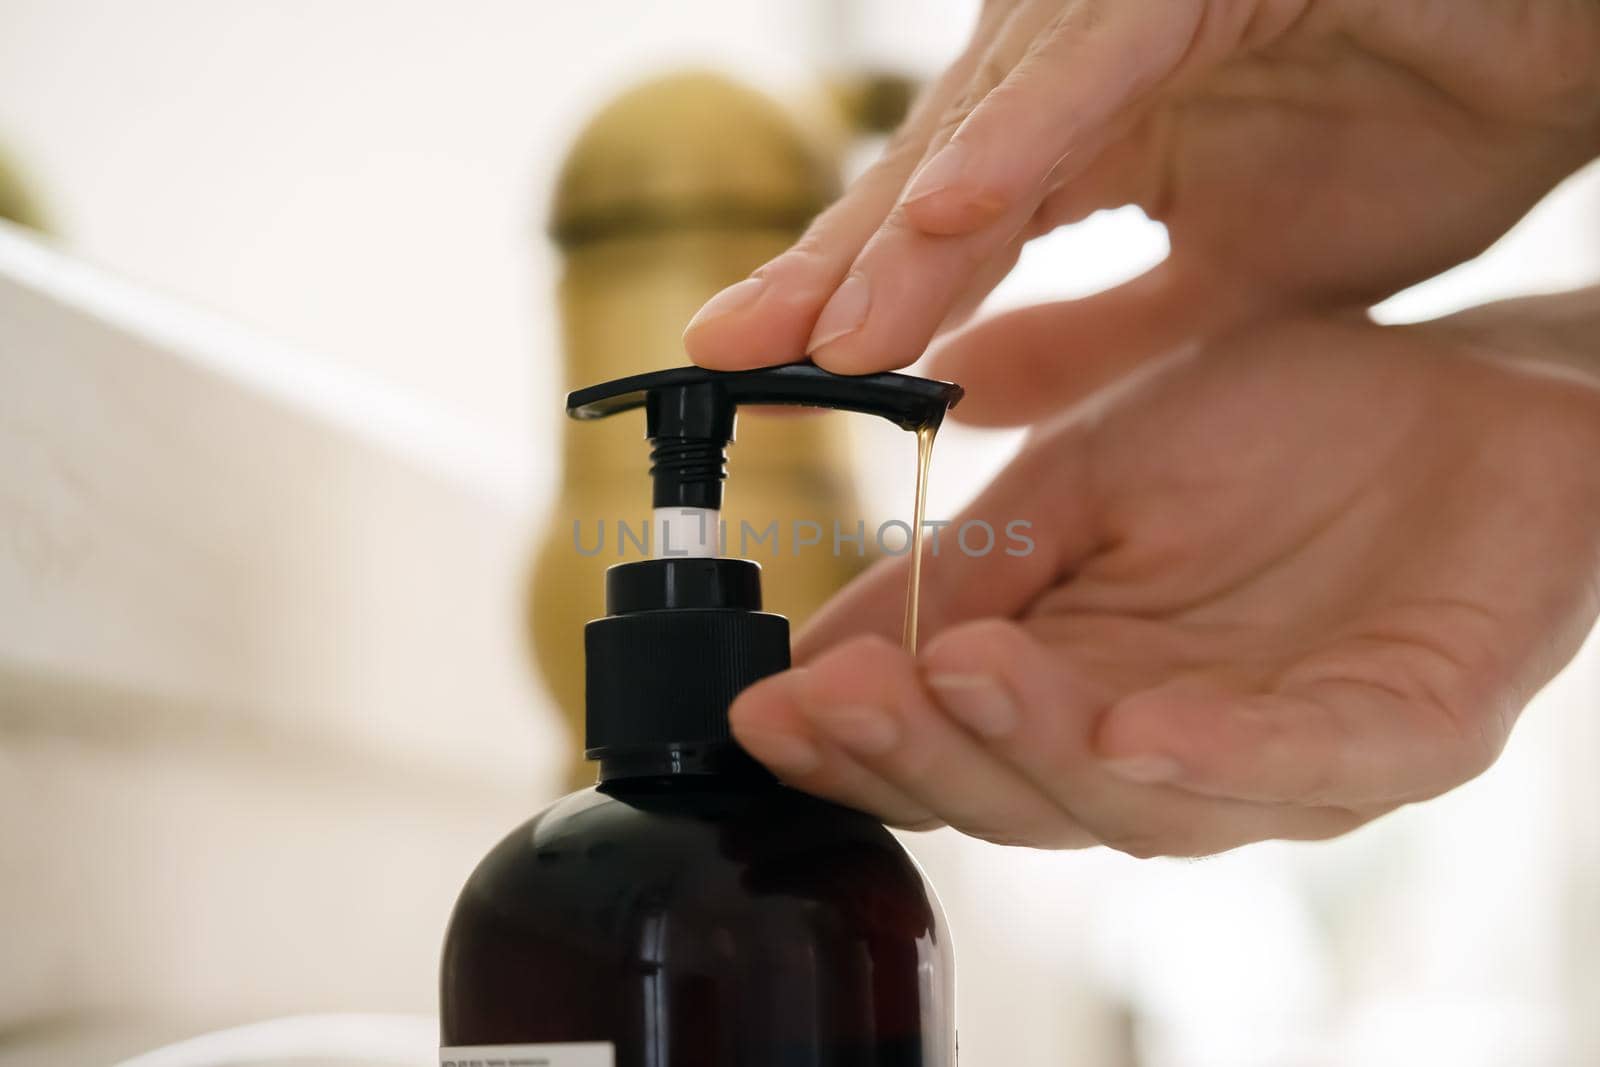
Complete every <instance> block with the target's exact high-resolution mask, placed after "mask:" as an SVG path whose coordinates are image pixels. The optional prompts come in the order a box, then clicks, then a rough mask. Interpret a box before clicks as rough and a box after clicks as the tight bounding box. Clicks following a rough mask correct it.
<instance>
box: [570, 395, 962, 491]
mask: <svg viewBox="0 0 1600 1067" xmlns="http://www.w3.org/2000/svg"><path fill="white" fill-rule="evenodd" d="M961 395H962V393H961V387H960V386H959V385H952V384H951V383H949V382H939V381H933V380H931V379H928V378H915V377H912V376H911V375H909V374H866V375H860V376H849V375H843V374H833V373H830V372H828V371H825V370H823V369H822V368H821V367H818V366H816V365H814V364H811V363H788V364H784V365H783V366H779V367H766V368H763V369H761V370H747V371H713V370H706V369H704V368H702V367H673V368H671V369H670V370H661V371H654V372H652V373H650V374H634V375H631V376H629V377H626V378H618V379H616V380H615V381H610V382H603V383H602V384H600V385H591V386H589V387H588V388H587V389H579V390H577V391H576V392H574V393H570V394H569V395H568V396H567V414H568V415H570V416H572V417H573V418H575V419H599V418H604V417H605V416H607V415H615V414H616V413H617V412H619V411H630V410H632V409H634V408H637V407H643V408H644V409H645V436H646V437H648V438H649V439H650V441H651V442H652V443H653V445H654V448H653V450H652V451H651V454H650V458H651V463H652V466H651V468H650V473H651V476H652V477H653V478H654V480H655V492H654V497H655V499H654V501H653V505H654V506H655V507H658V508H660V507H694V508H713V509H717V508H720V507H721V506H722V479H723V477H724V472H723V464H724V462H725V459H726V457H725V455H724V452H723V450H724V449H725V448H726V447H727V444H728V442H729V441H732V440H733V428H734V416H735V414H736V412H737V410H738V408H739V406H740V405H741V404H764V405H770V404H783V405H795V406H800V407H815V408H835V409H838V410H841V411H856V412H861V413H862V414H866V415H877V416H879V417H881V418H885V419H888V420H889V421H890V422H892V423H894V424H895V425H896V426H899V427H900V428H901V429H905V430H920V429H923V428H924V427H928V426H937V425H938V424H939V422H940V420H942V419H943V418H944V413H945V412H946V411H947V410H949V409H950V408H952V407H954V406H955V405H956V402H957V401H959V400H960V399H961Z"/></svg>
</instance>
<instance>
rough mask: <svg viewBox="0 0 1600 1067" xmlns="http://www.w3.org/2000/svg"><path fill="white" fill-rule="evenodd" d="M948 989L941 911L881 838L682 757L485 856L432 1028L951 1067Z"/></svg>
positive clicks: (700, 1066) (620, 1058) (549, 818)
mask: <svg viewBox="0 0 1600 1067" xmlns="http://www.w3.org/2000/svg"><path fill="white" fill-rule="evenodd" d="M719 763H720V765H719ZM953 987H954V974H953V970H952V964H951V958H950V950H949V939H948V936H947V934H946V931H945V927H944V921H943V918H942V916H941V914H940V911H939V905H938V903H937V901H936V900H935V898H934V896H933V894H932V893H931V892H930V891H929V889H928V887H927V885H926V883H925V881H924V880H923V877H922V875H921V873H920V872H919V871H918V869H917V867H916V864H915V863H914V862H913V861H912V860H911V858H910V857H909V856H908V855H907V854H906V852H905V850H904V849H903V848H902V847H901V846H900V844H899V843H898V842H897V841H896V840H895V839H894V837H893V836H892V835H891V834H890V833H889V832H888V831H887V830H885V829H884V828H883V827H882V826H881V825H879V824H878V823H876V822H874V821H873V820H872V819H870V818H868V817H867V816H865V815H862V814H860V813H858V812H854V811H850V810H848V809H845V808H840V807H837V806H835V805H832V804H828V803H825V802H823V801H820V800H816V799H814V798H811V797H808V796H805V795H803V794H801V793H797V792H795V791H793V790H790V789H787V788H785V787H784V786H782V785H780V784H778V783H777V782H776V781H774V780H773V779H772V778H771V776H770V775H767V774H766V773H765V772H764V771H762V770H760V769H759V768H758V767H756V766H755V765H754V764H753V763H751V762H750V761H748V760H747V759H742V758H738V757H733V758H727V754H724V759H723V760H721V761H718V760H716V759H711V760H698V759H695V758H692V757H690V758H684V754H681V753H680V756H679V758H678V759H671V758H668V759H665V760H662V761H660V762H659V763H658V764H657V765H656V766H653V767H652V766H646V765H639V766H635V767H632V768H629V769H628V770H626V771H620V772H619V771H618V770H616V769H612V770H611V771H610V773H604V774H603V780H602V781H601V783H600V785H599V786H598V787H596V788H594V789H588V790H584V791H582V792H579V793H574V794H572V795H571V796H568V797H566V798H565V799H563V800H560V801H558V802H557V803H556V804H554V805H553V806H551V807H550V808H548V809H546V810H545V811H544V812H543V813H541V814H540V815H538V816H536V817H535V818H534V819H533V820H531V821H530V822H528V823H527V824H526V825H524V826H523V827H521V828H520V829H518V830H517V831H516V832H515V833H513V834H512V835H511V836H510V837H508V838H506V839H505V841H503V842H502V843H501V844H500V845H499V847H497V848H496V849H495V850H494V851H493V852H491V853H490V854H489V856H488V858H487V859H485V860H484V861H483V863H482V864H481V865H480V866H479V867H478V869H477V871H476V872H474V874H473V875H472V878H471V880H470V881H469V882H468V883H467V886H466V889H465V890H464V891H463V892H462V894H461V899H460V902H459V903H458V904H457V905H456V911H455V915H454V917H453V919H452V920H451V923H450V932H449V936H448V939H447V940H446V943H445V952H444V973H443V1001H442V1007H443V1020H442V1039H443V1044H444V1045H445V1046H447V1047H448V1046H485V1045H488V1046H496V1045H512V1046H527V1045H539V1044H544V1043H574V1042H596V1043H609V1044H611V1045H612V1046H614V1052H613V1055H614V1057H615V1058H614V1063H615V1064H616V1065H617V1067H754V1065H760V1067H953V1065H954V1063H955V1018H954V1005H953V1003H952V999H953V992H954V991H953ZM534 1062H537V1061H534ZM552 1067H562V1064H561V1063H560V1061H559V1060H554V1061H552Z"/></svg>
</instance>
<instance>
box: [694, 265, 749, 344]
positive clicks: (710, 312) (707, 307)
mask: <svg viewBox="0 0 1600 1067" xmlns="http://www.w3.org/2000/svg"><path fill="white" fill-rule="evenodd" d="M766 284H767V283H766V280H765V279H763V278H746V279H745V280H744V281H742V282H734V283H733V284H732V285H730V286H728V287H727V288H726V289H724V290H722V292H720V293H718V294H717V295H716V296H714V297H712V298H711V299H710V300H707V301H706V302H705V303H704V304H702V305H700V310H699V311H696V312H695V313H694V318H692V319H690V320H689V325H687V326H685V327H684V328H683V332H684V333H688V332H689V331H691V330H693V329H694V328H695V327H696V326H699V325H702V324H703V323H706V322H710V321H711V320H712V319H715V318H719V317H721V316H723V315H726V314H728V313H729V312H733V311H739V310H741V309H743V308H747V307H749V306H750V305H751V304H754V303H755V302H756V297H758V296H760V295H761V290H762V289H764V288H766Z"/></svg>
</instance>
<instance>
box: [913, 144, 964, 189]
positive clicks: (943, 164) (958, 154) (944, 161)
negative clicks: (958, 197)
mask: <svg viewBox="0 0 1600 1067" xmlns="http://www.w3.org/2000/svg"><path fill="white" fill-rule="evenodd" d="M966 163H967V150H966V148H965V146H963V145H961V144H959V143H958V142H956V141H951V142H950V143H949V144H947V145H945V146H944V147H943V148H941V149H939V151H937V152H935V153H934V156H933V158H932V159H930V160H928V162H926V163H924V164H923V165H922V168H921V169H920V170H918V171H917V173H916V174H914V175H912V176H911V184H910V185H907V186H906V191H905V192H904V193H902V194H901V196H900V200H901V202H902V203H906V204H909V203H911V202H912V201H914V200H921V199H922V198H923V197H925V196H932V195H933V194H934V193H942V192H944V191H945V190H946V189H948V188H950V186H952V185H954V184H955V183H956V182H957V180H959V179H960V177H961V172H962V171H963V170H965V169H966Z"/></svg>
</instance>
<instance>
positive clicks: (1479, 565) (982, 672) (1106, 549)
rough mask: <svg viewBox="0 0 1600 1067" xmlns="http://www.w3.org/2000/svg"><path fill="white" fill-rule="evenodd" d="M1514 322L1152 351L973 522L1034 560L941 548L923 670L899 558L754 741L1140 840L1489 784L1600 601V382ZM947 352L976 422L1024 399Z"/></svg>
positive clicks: (1069, 423)
mask: <svg viewBox="0 0 1600 1067" xmlns="http://www.w3.org/2000/svg"><path fill="white" fill-rule="evenodd" d="M1106 299H1107V298H1100V300H1101V301H1105V300H1106ZM1086 303H1089V302H1086ZM1107 306H1114V298H1113V301H1112V303H1111V304H1108V305H1107ZM1480 317H1481V316H1480ZM1504 336H1505V335H1504V333H1503V332H1498V331H1494V330H1487V331H1485V330H1478V329H1476V328H1473V329H1468V328H1466V327H1464V326H1462V325H1460V324H1458V323H1454V322H1451V321H1448V320H1446V321H1444V322H1441V323H1438V324H1432V325H1427V326H1420V327H1410V328H1384V327H1378V326H1374V325H1371V324H1368V323H1366V322H1364V321H1361V320H1357V319H1341V320H1334V319H1315V318H1309V319H1308V318H1293V319H1282V320H1276V321H1271V322H1267V323H1264V324H1260V325H1256V326H1253V327H1251V328H1249V329H1247V330H1243V331H1240V332H1236V333H1233V334H1230V335H1228V336H1226V337H1223V338H1220V339H1218V340H1217V341H1215V342H1213V343H1211V344H1210V345H1209V346H1207V347H1206V348H1205V349H1203V350H1193V349H1190V350H1188V351H1181V350H1180V351H1168V352H1165V353H1158V352H1148V353H1145V355H1146V356H1147V357H1148V359H1147V362H1148V363H1149V368H1148V370H1147V371H1146V372H1144V373H1142V374H1140V375H1138V376H1134V377H1132V378H1129V379H1127V380H1124V381H1121V382H1118V383H1117V384H1115V385H1114V386H1112V387H1111V388H1109V389H1107V390H1104V391H1102V392H1101V393H1099V394H1097V395H1095V396H1092V397H1090V398H1088V400H1087V401H1084V402H1079V403H1075V404H1073V405H1071V406H1070V407H1069V409H1068V410H1067V411H1066V412H1065V413H1064V414H1063V415H1062V416H1061V417H1060V418H1058V419H1057V420H1056V421H1055V422H1054V423H1053V424H1050V425H1047V426H1045V427H1043V428H1041V429H1040V430H1039V431H1038V432H1037V433H1036V434H1035V435H1034V437H1033V439H1032V440H1031V442H1030V444H1029V445H1028V447H1027V448H1026V449H1025V450H1024V452H1023V454H1022V455H1021V456H1020V457H1019V458H1018V459H1017V460H1016V461H1015V462H1014V464H1013V465H1012V466H1011V467H1010V468H1009V469H1008V470H1007V471H1006V472H1005V473H1004V474H1003V475H1002V476H1001V477H1000V478H999V479H997V480H996V482H995V483H994V485H993V486H991V487H990V489H989V490H988V491H987V492H986V493H985V494H984V495H983V496H982V497H981V498H980V499H979V500H978V501H976V502H975V503H974V505H973V506H972V508H971V509H970V510H969V512H968V513H967V515H966V516H964V517H963V519H962V520H958V521H964V519H966V518H982V519H984V520H985V521H988V522H990V523H991V524H993V525H994V526H995V527H996V528H999V527H1001V526H1002V525H1003V524H1004V523H1006V522H1008V521H1010V520H1012V519H1015V518H1022V519H1027V520H1029V521H1031V523H1032V534H1033V536H1034V538H1035V539H1036V542H1037V544H1036V548H1035V550H1034V551H1033V552H1032V553H1031V554H1029V555H1027V556H1024V557H1010V556H1005V555H1004V554H1001V553H992V554H990V555H989V556H985V557H983V558H981V559H979V558H969V557H967V556H965V555H963V554H962V553H960V552H956V551H949V550H948V549H947V550H946V551H944V552H942V553H941V555H940V556H939V557H937V558H932V559H929V560H928V564H927V571H926V573H925V586H924V605H925V608H924V614H923V627H924V631H925V633H927V634H929V635H930V639H929V640H928V642H927V644H926V647H925V649H924V651H923V652H922V653H921V655H920V656H918V657H916V658H912V657H911V656H908V655H907V654H905V653H904V652H903V651H901V650H900V649H899V648H898V647H897V646H896V645H895V644H894V643H893V640H892V638H893V637H894V636H896V635H897V632H898V623H899V610H900V605H901V597H902V595H903V589H904V580H905V569H906V568H905V562H904V561H899V562H896V563H892V564H890V565H887V566H883V567H880V568H879V569H877V570H876V571H874V572H871V573H869V574H868V575H866V576H864V577H863V579H861V580H860V581H859V582H858V583H857V584H856V585H855V586H853V587H852V588H850V589H848V590H846V592H845V593H844V594H843V595H842V596H841V597H840V598H839V599H838V600H837V601H835V602H834V603H833V605H832V606H831V608H830V609H829V610H826V611H825V612H824V614H823V615H822V616H821V617H820V618H819V619H818V620H817V621H816V622H815V623H814V624H813V626H812V627H811V628H810V629H809V630H808V632H807V633H806V634H805V635H803V637H802V640H801V644H800V648H799V655H798V658H799V661H800V663H801V666H800V667H799V668H797V669H796V670H794V671H791V672H788V673H786V674H783V675H779V676H776V677H774V678H772V679H768V680H767V681H765V682H763V683H760V684H759V685H757V686H755V687H753V688H752V689H751V690H749V691H747V692H746V693H745V694H744V695H743V696H741V698H740V700H739V701H738V702H737V703H736V705H735V707H734V709H733V722H734V728H735V731H736V733H737V735H738V736H739V738H740V740H741V741H742V742H743V743H744V744H745V746H746V747H747V748H748V749H749V750H750V751H751V752H752V753H753V754H754V755H755V756H756V757H757V758H759V759H762V760H764V761H766V762H768V763H769V765H770V766H771V767H772V768H773V769H774V770H775V771H776V772H777V773H778V774H779V775H780V776H782V777H784V778H786V779H788V780H790V781H792V782H793V783H795V784H796V785H799V786H801V787H803V788H805V789H808V790H811V791H814V792H817V793H820V794H823V795H826V796H830V797H834V798H836V799H839V800H841V801H844V802H846V803H850V804H853V805H856V806H859V807H863V808H867V809H870V810H872V811H874V812H876V813H878V814H880V815H881V816H883V817H884V818H886V819H887V820H889V821H892V822H896V823H899V824H903V825H922V824H930V823H938V822H944V823H949V824H951V825H954V826H956V827H957V828H959V829H961V830H964V831H966V832H968V833H972V834H975V835H977V836H982V837H985V838H989V839H992V840H997V841H1006V842H1022V843H1028V844H1034V845H1051V846H1073V845H1083V844H1090V843H1095V842H1105V843H1108V844H1111V845H1113V846H1115V847H1117V848H1121V849H1123V850H1126V851H1129V852H1132V853H1135V854H1139V855H1148V854H1155V853H1170V854H1183V855H1191V854H1200V853H1206V852H1212V851H1216V850H1219V849H1224V848H1228V847H1232V846H1234V845H1238V844H1240V843H1243V842H1246V841H1252V840H1257V839H1262V838H1267V837H1290V838H1314V837H1325V836H1331V835H1333V834H1337V833H1341V832H1343V831H1345V830H1347V829H1349V828H1351V827H1353V826H1355V825H1357V824H1359V823H1361V822H1364V821H1366V820H1368V819H1370V818H1372V817H1374V816H1376V815H1378V814H1380V813H1382V812H1385V811H1388V810H1390V809H1392V808H1394V807H1396V806H1398V805H1400V804H1403V803H1406V802H1408V801H1412V800H1418V799H1422V798H1424V797H1429V796H1433V795H1435V794H1437V793H1440V792H1442V791H1444V790H1446V789H1449V788H1451V787H1452V786H1454V785H1457V784H1459V783H1460V782H1463V781H1465V780H1467V779H1468V778H1470V777H1472V776H1473V775H1475V774H1477V773H1478V772H1479V771H1481V770H1483V769H1484V768H1485V767H1487V766H1488V765H1489V763H1490V762H1491V761H1492V760H1493V759H1494V758H1495V756H1496V755H1497V754H1498V752H1499V750H1500V747H1501V745H1502V744H1503V743H1504V741H1505V739H1506V736H1507V733H1508V731H1509V729H1510V727H1511V724H1512V722H1513V721H1514V719H1515V717H1516V714H1517V712H1518V711H1519V710H1520V708H1521V707H1522V706H1523V704H1524V703H1525V702H1526V700H1527V699H1528V698H1529V697H1530V696H1531V695H1532V694H1533V693H1534V692H1535V691H1536V690H1537V689H1538V688H1539V687H1540V686H1541V685H1543V684H1544V682H1546V681H1547V680H1548V679H1549V678H1550V677H1551V676H1552V675H1553V674H1554V673H1555V671H1556V670H1558V669H1559V668H1560V666H1561V665H1562V664H1563V663H1565V662H1566V660H1567V659H1568V658H1569V657H1570V656H1571V655H1572V653H1573V652H1574V651H1575V650H1576V648H1577V646H1578V644H1579V642H1580V641H1581V639H1582V636H1583V634H1584V633H1585V632H1586V630H1587V628H1588V626H1589V625H1590V624H1591V623H1592V622H1593V620H1594V618H1595V615H1596V612H1597V610H1600V464H1597V463H1595V462H1594V457H1596V456H1597V455H1600V375H1594V374H1592V373H1587V372H1582V371H1579V370H1576V369H1573V368H1572V367H1571V366H1569V365H1567V364H1563V363H1561V362H1560V357H1561V356H1562V353H1561V352H1559V351H1556V350H1555V349H1554V347H1553V345H1551V344H1547V343H1545V342H1543V341H1530V342H1529V343H1527V344H1523V345H1508V344H1505V343H1503V337H1504ZM1490 338H1495V340H1490ZM945 360H946V362H945V364H944V365H943V366H940V367H937V368H936V369H938V370H941V371H948V372H951V373H952V374H953V376H957V377H965V378H967V379H969V385H970V386H971V389H972V395H973V397H974V399H975V400H976V401H977V406H976V409H975V411H976V413H977V414H978V415H979V416H980V417H984V416H986V415H989V416H992V415H993V413H994V412H996V411H998V410H1003V409H1004V408H1005V407H1006V404H1005V400H1006V396H1007V391H1008V390H1009V391H1012V392H1015V391H1020V390H1023V389H1024V388H1025V386H1024V384H1023V383H1021V382H1018V381H1017V380H1016V379H1015V378H1014V377H1012V376H1009V375H1007V374H1006V373H1004V371H1003V369H1002V368H1000V367H998V366H996V365H995V361H994V360H992V359H990V360H988V361H987V362H985V361H983V360H982V359H981V358H980V357H979V354H978V353H975V352H971V351H965V352H964V351H961V350H956V351H954V352H952V353H951V354H949V355H947V356H946V357H945ZM1033 388H1034V389H1035V391H1036V390H1037V385H1035V386H1033Z"/></svg>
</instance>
